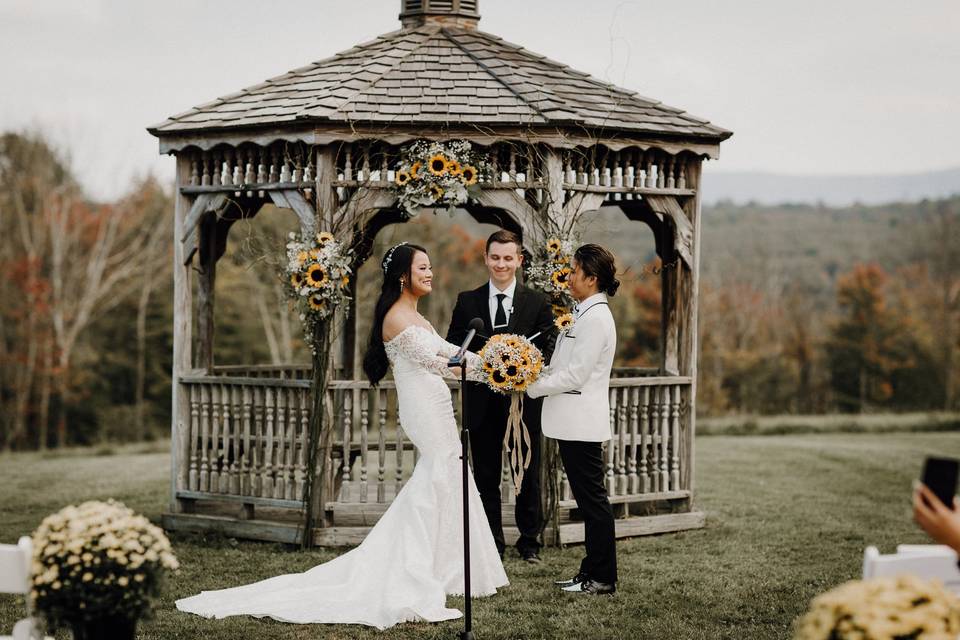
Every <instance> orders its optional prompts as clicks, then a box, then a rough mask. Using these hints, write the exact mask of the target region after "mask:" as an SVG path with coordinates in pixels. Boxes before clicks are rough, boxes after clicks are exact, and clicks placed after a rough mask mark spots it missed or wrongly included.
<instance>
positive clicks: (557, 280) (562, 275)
mask: <svg viewBox="0 0 960 640" xmlns="http://www.w3.org/2000/svg"><path fill="white" fill-rule="evenodd" d="M569 278H570V268H569V267H564V268H563V269H558V270H557V271H554V272H553V275H551V276H550V280H551V281H553V284H554V285H555V286H557V287H559V288H560V289H566V288H567V286H568V284H569V283H568V282H567V280H568V279H569Z"/></svg>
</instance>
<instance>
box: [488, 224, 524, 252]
mask: <svg viewBox="0 0 960 640" xmlns="http://www.w3.org/2000/svg"><path fill="white" fill-rule="evenodd" d="M494 242H498V243H500V244H507V243H510V242H512V243H513V244H515V245H517V253H520V252H521V251H523V241H522V240H521V239H520V236H519V235H517V234H516V233H514V232H513V231H508V230H506V229H500V230H499V231H494V232H493V233H491V234H490V237H489V238H487V246H486V248H485V249H484V252H485V253H490V245H491V244H493V243H494Z"/></svg>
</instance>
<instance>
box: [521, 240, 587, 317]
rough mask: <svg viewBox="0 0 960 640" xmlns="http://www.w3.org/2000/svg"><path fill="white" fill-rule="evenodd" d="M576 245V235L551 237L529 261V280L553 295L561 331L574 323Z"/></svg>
mask: <svg viewBox="0 0 960 640" xmlns="http://www.w3.org/2000/svg"><path fill="white" fill-rule="evenodd" d="M575 247H576V241H575V240H574V239H572V238H565V239H560V238H550V239H549V240H547V241H546V242H545V243H544V244H543V246H542V247H540V249H539V250H538V251H537V252H536V253H535V254H534V255H533V257H532V259H531V260H530V261H529V262H528V264H527V271H526V276H527V278H526V279H527V283H528V284H529V285H530V286H531V287H533V288H534V289H538V290H540V291H542V292H544V293H545V294H547V296H549V298H550V301H551V303H552V305H553V315H554V318H556V322H557V327H558V328H559V329H561V330H563V329H567V328H569V325H571V324H572V323H573V316H572V315H571V313H570V310H571V309H572V308H573V305H574V299H573V296H571V295H570V283H569V278H570V274H571V273H573V265H572V262H573V252H574V248H575ZM561 320H562V322H561Z"/></svg>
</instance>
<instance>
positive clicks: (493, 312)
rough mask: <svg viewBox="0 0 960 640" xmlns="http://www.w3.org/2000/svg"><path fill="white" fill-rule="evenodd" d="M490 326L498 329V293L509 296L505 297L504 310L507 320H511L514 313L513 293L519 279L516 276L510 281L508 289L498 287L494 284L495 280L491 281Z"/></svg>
mask: <svg viewBox="0 0 960 640" xmlns="http://www.w3.org/2000/svg"><path fill="white" fill-rule="evenodd" d="M489 289H490V299H489V302H490V304H489V306H490V326H491V327H493V330H494V331H496V330H497V326H496V325H497V321H496V317H497V294H499V293H502V294H504V295H506V296H507V297H506V298H504V299H503V311H504V313H506V314H507V322H510V314H512V313H513V294H514V292H515V291H516V290H517V279H516V278H514V279H513V280H511V281H510V284H509V285H508V286H507V288H506V289H504V290H503V291H501V290H500V289H497V286H496V285H495V284H493V280H491V281H490V287H489Z"/></svg>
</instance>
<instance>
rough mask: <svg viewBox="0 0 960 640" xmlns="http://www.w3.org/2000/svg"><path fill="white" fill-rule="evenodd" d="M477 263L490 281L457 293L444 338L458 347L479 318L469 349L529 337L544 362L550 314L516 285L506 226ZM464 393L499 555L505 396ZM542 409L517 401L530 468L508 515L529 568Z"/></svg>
mask: <svg viewBox="0 0 960 640" xmlns="http://www.w3.org/2000/svg"><path fill="white" fill-rule="evenodd" d="M483 261H484V264H485V265H486V267H487V274H488V276H489V280H488V282H485V283H483V285H481V286H480V287H478V288H476V289H474V290H473V291H464V292H461V293H460V295H459V296H457V304H456V306H455V307H454V309H453V318H452V319H451V321H450V328H449V329H448V330H447V341H448V342H452V343H454V344H460V343H461V342H462V341H463V339H464V338H465V337H466V335H467V331H468V325H469V323H470V321H471V320H472V319H473V318H481V319H482V320H483V324H484V330H483V335H479V334H478V335H477V337H476V338H474V339H473V342H472V343H471V344H470V346H469V349H470V351H473V352H474V353H476V352H478V351H480V349H482V348H483V345H484V344H486V342H487V339H488V338H489V336H492V335H494V334H497V333H516V334H520V335H523V336H527V337H528V338H532V339H533V343H534V344H535V345H537V347H538V348H539V349H540V350H541V351H542V352H543V356H544V359H545V360H549V359H550V354H551V353H552V352H553V343H554V340H555V339H556V330H555V328H554V324H553V311H552V309H551V306H550V302H549V300H548V299H547V297H546V295H544V294H542V293H539V292H537V291H534V290H533V289H529V288H527V287H524V286H523V285H521V284H519V283H518V282H517V277H516V276H517V269H518V268H519V267H520V265H521V264H523V254H522V253H521V241H520V237H519V236H518V235H517V234H515V233H513V232H512V231H507V230H505V229H501V230H500V231H497V232H496V233H494V234H493V235H491V236H490V237H489V238H487V246H486V250H485V251H484V256H483ZM537 334H539V335H537ZM534 336H536V337H534ZM465 393H466V394H467V403H468V410H469V412H470V415H469V424H470V431H471V436H472V438H471V451H472V454H473V455H472V457H473V476H474V479H475V480H476V483H477V489H478V490H479V491H480V498H481V500H482V501H483V510H484V511H485V512H486V514H487V521H488V522H489V523H490V529H491V531H492V532H493V539H494V541H495V542H496V545H497V550H498V551H499V552H500V557H501V558H502V557H503V552H504V549H505V548H506V544H505V542H504V538H503V521H502V517H501V509H500V478H501V471H502V460H503V457H502V456H503V437H504V433H505V432H506V426H507V414H508V411H509V408H510V398H509V397H508V396H505V395H501V394H498V393H496V392H494V391H492V390H490V389H489V388H487V386H486V385H484V384H481V383H477V382H468V383H467V388H466V390H465ZM542 404H543V403H542V401H541V400H533V399H531V398H524V402H523V421H524V423H525V424H526V426H527V429H528V431H529V432H530V442H531V447H530V449H531V451H530V453H531V457H530V466H529V467H528V468H527V469H526V471H525V472H524V474H523V484H521V486H520V495H518V496H517V503H516V508H515V511H514V513H515V516H516V520H517V528H519V529H520V539H519V540H517V551H518V552H519V553H520V557H521V558H523V559H524V560H526V561H527V562H530V563H538V562H540V532H541V530H542V528H543V509H542V507H541V505H540V410H541V405H542Z"/></svg>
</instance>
